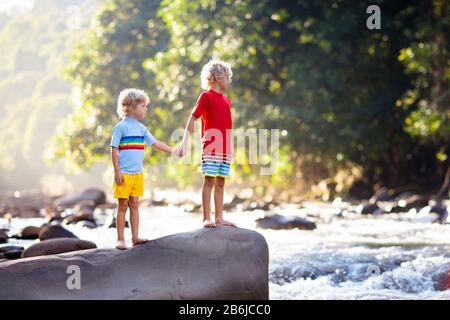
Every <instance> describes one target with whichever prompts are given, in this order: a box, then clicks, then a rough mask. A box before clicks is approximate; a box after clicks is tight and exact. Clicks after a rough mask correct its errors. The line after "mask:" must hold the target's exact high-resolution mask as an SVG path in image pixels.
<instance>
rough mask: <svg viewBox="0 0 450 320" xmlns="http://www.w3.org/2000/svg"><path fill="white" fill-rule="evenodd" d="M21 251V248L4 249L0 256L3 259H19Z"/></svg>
mask: <svg viewBox="0 0 450 320" xmlns="http://www.w3.org/2000/svg"><path fill="white" fill-rule="evenodd" d="M22 252H23V250H11V251H6V252H3V253H0V258H4V259H8V260H15V259H20V257H21V256H22Z"/></svg>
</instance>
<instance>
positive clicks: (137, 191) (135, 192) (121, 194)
mask: <svg viewBox="0 0 450 320" xmlns="http://www.w3.org/2000/svg"><path fill="white" fill-rule="evenodd" d="M122 177H123V181H122V184H121V185H118V184H117V183H116V182H115V181H114V184H113V191H114V198H120V199H124V198H125V199H128V198H129V197H130V196H132V197H142V196H143V195H144V172H139V173H133V174H129V173H122Z"/></svg>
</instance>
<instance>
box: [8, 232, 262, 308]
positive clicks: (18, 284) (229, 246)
mask: <svg viewBox="0 0 450 320" xmlns="http://www.w3.org/2000/svg"><path fill="white" fill-rule="evenodd" d="M61 240H66V241H67V240H70V239H61ZM61 240H59V241H61ZM48 241H52V240H48ZM42 244H44V242H42ZM268 258H269V251H268V246H267V243H266V241H265V239H264V237H263V236H262V235H261V234H259V233H257V232H255V231H252V230H246V229H242V228H233V227H227V226H217V227H216V228H201V229H198V230H195V231H192V232H186V233H178V234H173V235H170V236H166V237H163V238H159V239H155V240H153V241H151V242H149V243H147V244H143V245H139V246H137V247H134V248H131V249H129V250H125V251H121V250H116V249H92V250H85V251H76V252H70V253H65V254H61V255H52V256H44V257H34V258H26V259H20V260H16V261H8V262H2V263H1V264H0V283H1V284H2V290H0V299H120V300H123V299H147V300H148V299H220V300H222V299H233V300H236V299H237V300H249V299H257V300H263V299H268V297H269V296H268V294H269V286H268V280H269V277H268V263H269V259H268ZM77 270H78V272H79V274H80V277H79V279H80V281H79V283H78V284H79V289H74V290H68V287H67V284H68V283H69V284H72V285H73V284H74V283H72V282H70V281H69V280H70V279H69V277H70V276H71V275H73V274H75V272H77Z"/></svg>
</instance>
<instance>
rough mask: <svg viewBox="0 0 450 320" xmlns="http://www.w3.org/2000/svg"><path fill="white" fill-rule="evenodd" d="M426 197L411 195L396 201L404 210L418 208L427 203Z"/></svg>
mask: <svg viewBox="0 0 450 320" xmlns="http://www.w3.org/2000/svg"><path fill="white" fill-rule="evenodd" d="M428 200H429V199H428V198H427V197H425V196H420V195H413V196H410V197H408V198H405V199H401V200H399V201H398V202H397V205H398V206H399V207H400V208H404V210H405V211H409V210H411V209H413V208H416V209H420V208H423V207H426V206H427V205H428Z"/></svg>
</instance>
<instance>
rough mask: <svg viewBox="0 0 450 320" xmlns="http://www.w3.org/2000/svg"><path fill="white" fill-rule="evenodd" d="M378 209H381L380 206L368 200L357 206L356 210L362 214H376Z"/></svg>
mask: <svg viewBox="0 0 450 320" xmlns="http://www.w3.org/2000/svg"><path fill="white" fill-rule="evenodd" d="M378 209H380V208H379V207H378V206H377V205H376V204H374V203H367V202H366V203H361V204H360V205H359V206H358V207H357V208H356V211H357V212H358V213H361V214H374V213H375V212H376V211H377V210H378ZM378 212H379V211H378Z"/></svg>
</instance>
